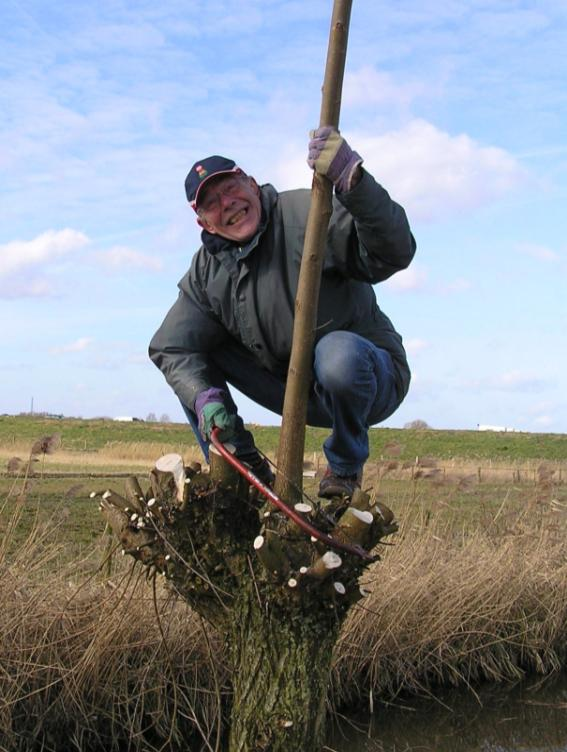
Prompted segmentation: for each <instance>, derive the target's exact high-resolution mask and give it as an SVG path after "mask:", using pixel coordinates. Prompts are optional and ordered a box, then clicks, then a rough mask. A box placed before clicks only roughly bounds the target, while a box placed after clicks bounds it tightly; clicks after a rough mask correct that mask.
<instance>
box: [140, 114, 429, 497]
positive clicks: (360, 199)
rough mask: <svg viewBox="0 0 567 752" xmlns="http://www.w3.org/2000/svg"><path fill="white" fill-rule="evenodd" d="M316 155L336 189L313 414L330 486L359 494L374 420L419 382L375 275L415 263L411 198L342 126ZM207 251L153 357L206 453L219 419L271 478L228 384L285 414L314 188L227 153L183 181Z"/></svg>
mask: <svg viewBox="0 0 567 752" xmlns="http://www.w3.org/2000/svg"><path fill="white" fill-rule="evenodd" d="M307 161H308V164H309V165H310V167H311V168H312V169H314V170H316V171H317V172H318V173H319V174H321V175H326V176H327V178H328V179H330V180H331V181H332V182H333V184H334V188H335V196H334V199H333V213H332V217H331V221H330V225H329V231H328V240H327V249H326V256H325V263H324V269H323V276H322V281H321V291H320V299H319V309H318V324H317V330H316V336H315V347H314V353H313V378H312V383H311V385H310V390H309V405H308V412H307V423H308V425H312V426H323V427H327V428H330V429H332V431H331V435H330V436H329V437H328V438H327V439H326V441H325V442H324V445H323V449H324V452H325V455H326V458H327V462H328V468H327V472H326V474H325V476H324V478H323V479H322V480H321V484H320V488H319V495H320V496H321V497H323V498H325V497H326V498H331V497H333V496H344V497H350V496H351V495H352V493H353V491H354V489H355V488H356V487H357V486H360V483H361V478H362V468H363V465H364V463H365V461H366V459H367V458H368V428H369V426H371V425H373V424H375V423H379V422H381V421H383V420H385V419H386V418H388V417H389V416H390V415H391V414H392V413H393V412H394V411H395V410H396V408H397V407H398V406H399V404H400V402H401V401H402V400H403V398H404V397H405V395H406V393H407V390H408V387H409V381H410V372H409V368H408V365H407V361H406V356H405V352H404V349H403V346H402V340H401V337H400V336H399V334H397V332H396V331H395V330H394V328H393V326H392V324H391V322H390V320H389V319H388V318H387V317H386V316H385V315H384V314H383V313H382V312H381V311H380V309H379V308H378V306H377V304H376V298H375V295H374V290H373V288H372V284H374V283H376V282H381V281H382V280H385V279H387V278H388V277H390V276H391V275H392V274H394V273H395V272H397V271H399V270H400V269H404V268H405V267H407V265H408V264H409V263H410V261H411V259H412V257H413V255H414V252H415V241H414V239H413V236H412V234H411V231H410V228H409V225H408V222H407V219H406V215H405V212H404V210H403V209H402V207H401V206H399V205H398V204H396V203H395V202H394V201H392V200H391V198H390V197H389V195H388V193H387V192H386V191H385V190H384V188H382V187H381V186H380V185H379V184H378V183H377V182H376V181H375V180H374V178H373V177H372V176H371V175H370V174H369V173H368V172H366V170H364V168H363V167H362V166H361V165H362V161H363V160H362V159H361V157H360V156H359V155H358V154H357V153H356V152H355V151H353V150H352V149H351V148H350V146H349V145H348V143H347V142H346V141H345V139H344V138H342V137H341V135H340V134H339V132H338V131H336V130H334V129H333V128H331V127H324V128H320V129H319V130H317V131H315V132H314V133H312V134H311V140H310V142H309V156H308V160H307ZM185 190H186V194H187V199H188V201H189V203H190V204H191V206H192V208H193V209H194V210H195V212H196V214H197V222H198V224H199V225H200V226H201V227H202V229H203V232H202V234H201V239H202V243H203V244H202V246H201V248H200V249H199V251H198V252H197V253H196V254H195V256H194V257H193V260H192V264H191V268H190V270H189V272H188V273H187V274H186V275H185V276H184V277H183V278H182V279H181V281H180V283H179V288H180V292H179V297H178V299H177V301H176V303H174V305H173V307H172V308H171V310H170V311H169V313H168V314H167V316H166V318H165V320H164V322H163V323H162V325H161V327H160V328H159V329H158V331H157V332H156V334H155V335H154V337H153V339H152V341H151V343H150V357H151V359H152V360H153V362H154V363H155V364H156V365H157V367H158V368H160V369H161V371H162V372H163V374H164V376H165V378H166V379H167V381H168V383H169V384H170V386H171V387H172V388H173V390H174V391H175V393H176V394H177V396H178V397H179V399H180V401H181V404H182V406H183V408H184V410H185V413H186V415H187V417H188V419H189V422H190V423H191V426H192V427H193V429H194V431H195V433H196V435H197V438H198V439H199V441H200V443H201V446H202V448H203V451H204V452H205V456H206V457H207V458H208V454H207V451H208V440H209V439H210V435H211V431H212V429H213V427H214V426H217V427H219V428H221V429H222V434H221V438H222V439H223V440H224V441H229V440H230V443H232V444H233V445H234V446H235V449H236V454H237V456H238V457H239V458H240V459H241V460H242V461H244V462H246V463H247V464H248V465H249V466H250V467H251V469H252V471H253V472H254V473H256V475H258V476H259V477H260V479H261V480H263V481H264V482H267V483H270V482H271V481H272V480H273V475H272V473H271V470H270V467H269V465H268V464H267V462H266V461H265V460H264V459H263V458H262V456H261V455H260V454H259V453H258V450H257V449H256V447H255V444H254V439H253V436H252V434H251V433H250V432H249V431H247V430H246V429H245V428H244V424H243V422H242V419H241V417H240V416H239V415H238V412H237V407H236V405H235V403H234V401H233V399H232V396H231V393H230V390H229V386H228V384H231V385H232V386H233V387H235V388H236V389H238V390H239V391H240V392H242V393H243V394H245V395H246V396H248V397H250V399H252V400H253V401H254V402H256V403H258V404H260V405H263V406H264V407H266V408H268V409H269V410H272V411H273V412H275V413H279V414H280V415H281V412H282V407H283V400H284V391H285V382H286V374H287V367H288V363H289V356H290V352H291V342H292V331H293V317H294V301H295V295H296V291H297V281H298V275H299V266H300V262H301V255H302V250H303V241H304V236H305V227H306V222H307V215H308V211H309V204H310V191H308V190H294V191H286V192H283V193H278V192H277V191H276V190H275V188H274V187H273V186H272V185H269V184H266V185H263V186H261V187H260V186H258V184H257V183H256V181H255V180H254V178H253V177H251V176H249V175H246V174H245V173H244V172H243V171H242V170H241V169H240V168H239V167H237V166H236V165H235V163H234V162H233V161H232V160H230V159H226V158H225V157H220V156H211V157H208V158H206V159H203V160H201V161H200V162H196V163H195V164H194V165H193V167H192V168H191V170H190V172H189V174H188V175H187V178H186V181H185Z"/></svg>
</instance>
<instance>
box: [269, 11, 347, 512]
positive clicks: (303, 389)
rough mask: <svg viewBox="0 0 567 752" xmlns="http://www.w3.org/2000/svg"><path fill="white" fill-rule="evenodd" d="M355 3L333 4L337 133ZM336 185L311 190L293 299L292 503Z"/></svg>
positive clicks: (328, 97)
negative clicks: (351, 13) (297, 279)
mask: <svg viewBox="0 0 567 752" xmlns="http://www.w3.org/2000/svg"><path fill="white" fill-rule="evenodd" d="M351 7H352V0H335V1H334V5H333V15H332V19H331V31H330V35H329V45H328V50H327V62H326V65H325V78H324V82H323V95H322V104H321V117H320V120H319V125H320V126H324V125H332V126H334V127H335V128H338V125H339V113H340V108H341V93H342V85H343V75H344V68H345V59H346V50H347V41H348V27H349V21H350V11H351ZM332 197H333V185H332V183H331V181H330V180H328V179H327V178H325V177H321V176H319V175H317V174H316V173H315V174H314V176H313V184H312V187H311V207H310V210H309V216H308V219H307V228H306V232H305V242H304V246H303V258H302V260H301V268H300V271H299V282H298V287H297V296H296V299H295V321H294V327H293V341H292V347H291V356H290V362H289V369H288V373H287V385H286V392H285V398H284V406H283V416H282V427H281V432H280V443H279V448H278V460H277V464H278V473H277V476H276V485H275V490H276V493H277V494H278V495H279V496H280V497H281V498H283V499H287V500H288V501H293V500H295V499H296V498H298V497H299V495H300V489H301V487H302V478H303V455H304V450H305V423H306V418H307V400H308V392H309V384H310V382H311V373H312V357H313V343H314V340H315V328H316V325H317V310H318V304H319V288H320V286H321V272H322V269H323V261H324V257H325V246H326V240H327V230H328V226H329V220H330V218H331V212H332Z"/></svg>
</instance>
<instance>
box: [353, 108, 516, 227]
mask: <svg viewBox="0 0 567 752" xmlns="http://www.w3.org/2000/svg"><path fill="white" fill-rule="evenodd" d="M352 141H353V145H354V144H356V147H355V148H356V149H357V150H358V151H359V152H360V154H362V155H363V156H364V157H365V160H366V165H367V166H368V168H369V170H370V171H371V172H372V173H373V174H374V175H375V176H376V178H377V179H378V180H379V181H380V182H381V183H383V184H384V185H385V187H386V188H387V189H388V190H389V192H390V193H391V194H392V195H393V197H394V198H395V199H396V200H397V201H399V202H400V203H401V204H402V205H403V206H404V207H405V208H406V209H407V210H408V213H409V214H410V216H411V217H412V218H413V219H415V218H418V219H429V220H432V219H445V218H450V217H451V216H452V215H458V214H459V213H461V212H462V211H470V210H471V209H474V208H476V207H479V206H482V205H484V204H487V203H490V202H491V201H492V200H494V199H495V198H498V197H500V196H503V195H504V194H506V193H508V192H509V191H511V190H513V189H515V188H517V187H518V186H519V185H520V184H521V183H522V182H523V181H524V180H525V179H526V173H525V171H524V169H523V168H522V167H521V165H520V164H519V163H518V162H517V161H516V159H515V158H514V157H512V156H511V155H510V154H508V152H506V151H505V150H504V149H499V148H496V147H493V146H482V145H481V144H479V143H477V142H476V141H474V140H473V139H472V138H471V137H470V136H468V135H466V134H464V133H463V134H460V135H457V136H452V135H450V134H449V133H446V132H444V131H441V130H439V129H438V128H436V127H435V126H434V125H432V124H431V123H428V122H426V121H424V120H413V121H412V122H411V123H409V124H408V125H407V126H405V127H404V128H402V129H400V130H397V131H391V132H390V133H386V134H384V135H383V136H375V137H368V136H364V135H362V134H359V135H356V136H353V138H352Z"/></svg>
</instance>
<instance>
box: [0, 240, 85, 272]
mask: <svg viewBox="0 0 567 752" xmlns="http://www.w3.org/2000/svg"><path fill="white" fill-rule="evenodd" d="M88 242H89V239H88V238H87V236H86V235H84V234H83V233H82V232H78V231H77V230H71V229H69V228H66V229H65V230H47V232H43V233H42V234H41V235H38V236H37V237H36V238H34V239H33V240H13V241H12V242H10V243H5V244H4V245H0V277H2V276H8V275H11V274H14V273H16V272H19V271H20V270H22V269H24V268H28V267H34V266H35V267H37V266H42V265H47V264H49V263H50V262H51V261H53V260H54V259H58V258H60V257H62V256H65V255H67V254H69V253H73V252H74V251H77V250H79V249H80V248H83V247H84V246H85V245H87V244H88Z"/></svg>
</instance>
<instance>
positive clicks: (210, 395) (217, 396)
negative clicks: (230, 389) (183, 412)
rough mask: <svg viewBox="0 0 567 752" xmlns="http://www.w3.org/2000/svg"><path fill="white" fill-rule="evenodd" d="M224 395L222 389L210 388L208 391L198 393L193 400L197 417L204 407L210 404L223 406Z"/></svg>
mask: <svg viewBox="0 0 567 752" xmlns="http://www.w3.org/2000/svg"><path fill="white" fill-rule="evenodd" d="M225 399H226V394H225V392H224V391H223V390H222V389H218V388H217V387H214V386H212V387H211V388H210V389H205V391H204V392H200V393H199V394H198V395H197V399H196V400H195V412H196V413H197V415H198V416H200V415H201V413H202V412H203V408H204V407H205V405H210V404H211V402H221V403H222V404H223V405H224V401H225Z"/></svg>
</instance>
